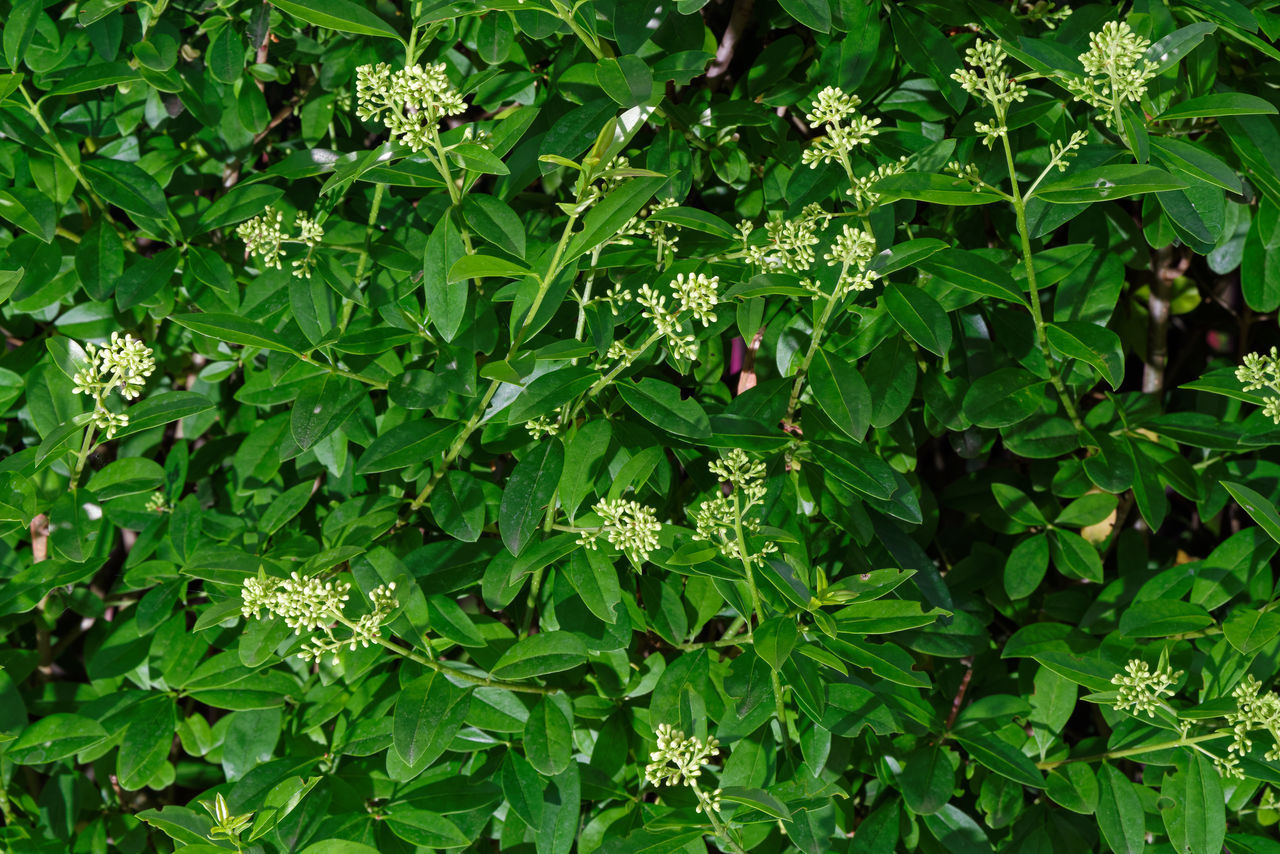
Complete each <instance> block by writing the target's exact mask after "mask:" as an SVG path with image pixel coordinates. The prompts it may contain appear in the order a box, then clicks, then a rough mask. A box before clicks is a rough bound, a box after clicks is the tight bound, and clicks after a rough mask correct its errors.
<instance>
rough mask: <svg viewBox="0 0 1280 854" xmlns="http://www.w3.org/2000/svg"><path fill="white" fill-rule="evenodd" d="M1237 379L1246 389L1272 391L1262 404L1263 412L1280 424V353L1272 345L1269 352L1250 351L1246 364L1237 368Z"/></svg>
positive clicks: (1245, 359)
mask: <svg viewBox="0 0 1280 854" xmlns="http://www.w3.org/2000/svg"><path fill="white" fill-rule="evenodd" d="M1236 379H1237V380H1239V381H1240V382H1241V383H1243V384H1244V390H1245V391H1258V390H1260V389H1266V390H1267V391H1269V392H1270V394H1269V395H1267V396H1266V400H1265V401H1264V403H1263V404H1262V413H1263V414H1264V415H1266V416H1267V417H1268V418H1270V419H1271V420H1272V421H1274V422H1275V423H1276V424H1280V353H1277V351H1276V348H1275V347H1272V348H1271V352H1270V353H1268V354H1265V355H1264V354H1262V353H1249V354H1248V355H1246V356H1245V357H1244V364H1243V365H1241V366H1240V367H1238V368H1236Z"/></svg>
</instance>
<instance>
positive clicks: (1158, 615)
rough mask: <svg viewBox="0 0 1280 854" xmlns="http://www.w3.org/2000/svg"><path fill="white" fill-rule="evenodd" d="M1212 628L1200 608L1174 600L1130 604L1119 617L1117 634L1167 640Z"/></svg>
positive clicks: (1211, 622)
mask: <svg viewBox="0 0 1280 854" xmlns="http://www.w3.org/2000/svg"><path fill="white" fill-rule="evenodd" d="M1211 625H1213V617H1210V616H1209V612H1208V611H1206V610H1205V609H1204V607H1203V606H1201V605H1193V604H1191V603H1190V602H1182V601H1179V600H1176V599H1148V600H1146V601H1143V602H1134V603H1132V604H1131V605H1129V607H1127V608H1125V609H1124V611H1123V612H1122V613H1121V615H1120V625H1119V628H1120V634H1122V635H1124V636H1125V637H1130V638H1167V637H1172V636H1173V635H1180V634H1182V633H1183V632H1194V631H1197V630H1199V629H1203V628H1205V627H1206V626H1211Z"/></svg>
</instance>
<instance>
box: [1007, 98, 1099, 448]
mask: <svg viewBox="0 0 1280 854" xmlns="http://www.w3.org/2000/svg"><path fill="white" fill-rule="evenodd" d="M996 121H997V122H999V123H1000V124H1001V125H1004V124H1005V117H1004V114H1003V112H1000V113H999V114H998V115H997V116H996ZM1000 141H1001V142H1002V143H1003V145H1004V159H1005V165H1006V166H1008V169H1009V182H1010V184H1012V185H1013V210H1014V215H1015V216H1016V218H1017V224H1018V237H1019V238H1020V239H1021V242H1022V262H1023V265H1024V266H1025V267H1026V270H1027V289H1028V291H1029V294H1030V297H1031V317H1032V319H1033V320H1034V321H1035V326H1036V340H1037V341H1038V342H1039V344H1040V352H1041V353H1042V354H1043V355H1044V361H1045V366H1046V367H1047V368H1048V369H1049V381H1050V382H1051V383H1053V387H1054V389H1055V390H1056V391H1057V392H1058V397H1059V399H1060V400H1061V401H1062V408H1063V409H1064V410H1065V411H1066V413H1067V417H1068V418H1070V419H1071V424H1072V426H1074V427H1075V429H1076V432H1077V433H1084V432H1085V427H1084V422H1083V421H1081V420H1080V414H1079V413H1078V412H1076V406H1075V403H1074V402H1073V401H1072V400H1071V393H1070V392H1069V391H1068V389H1067V386H1066V383H1064V382H1063V381H1062V376H1061V375H1060V374H1059V373H1058V366H1057V365H1056V364H1055V362H1054V360H1053V352H1052V351H1051V350H1050V349H1049V339H1048V337H1047V336H1046V335H1045V322H1044V314H1043V312H1042V311H1041V309H1040V290H1039V288H1037V287H1036V268H1035V263H1034V262H1033V261H1032V258H1031V231H1030V229H1029V228H1028V227H1027V205H1026V202H1025V200H1024V199H1023V197H1022V190H1021V189H1020V188H1019V186H1018V173H1017V169H1016V168H1015V166H1014V163H1013V148H1012V147H1011V146H1010V145H1009V134H1008V133H1003V134H1001V135H1000Z"/></svg>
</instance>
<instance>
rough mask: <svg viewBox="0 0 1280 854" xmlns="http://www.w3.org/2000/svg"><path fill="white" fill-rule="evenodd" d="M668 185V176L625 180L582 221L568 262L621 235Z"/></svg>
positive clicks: (570, 243) (566, 258) (570, 248)
mask: <svg viewBox="0 0 1280 854" xmlns="http://www.w3.org/2000/svg"><path fill="white" fill-rule="evenodd" d="M666 183H667V178H666V176H665V175H664V176H663V177H661V178H631V179H629V180H627V181H623V182H622V185H621V186H619V187H617V188H616V189H614V190H613V191H612V192H610V193H609V195H607V196H605V197H604V198H603V199H601V200H600V201H599V202H597V203H596V204H595V206H594V207H593V208H591V210H590V211H588V212H587V215H586V216H585V217H583V219H582V230H581V231H579V232H578V233H577V234H575V235H574V236H573V238H572V239H571V240H570V241H569V250H568V252H566V253H565V258H564V261H565V262H568V261H572V260H573V259H574V258H579V257H581V256H583V255H585V254H587V253H588V252H590V251H591V250H592V249H595V248H596V247H597V246H599V245H600V244H601V243H604V242H605V241H606V240H610V239H612V238H614V237H616V236H617V234H618V232H620V231H621V230H622V227H623V226H624V225H626V224H627V221H628V220H630V219H631V218H632V217H633V216H635V215H636V214H638V213H639V212H640V209H641V208H642V207H644V206H645V205H646V204H648V203H649V199H651V198H653V194H654V193H656V192H658V190H659V189H660V188H661V187H662V186H663V185H664V184H666Z"/></svg>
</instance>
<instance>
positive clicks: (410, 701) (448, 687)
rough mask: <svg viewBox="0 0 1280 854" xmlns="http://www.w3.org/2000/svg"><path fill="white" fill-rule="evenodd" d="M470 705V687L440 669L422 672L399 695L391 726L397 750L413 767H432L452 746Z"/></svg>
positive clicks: (406, 762)
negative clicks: (455, 682) (462, 684)
mask: <svg viewBox="0 0 1280 854" xmlns="http://www.w3.org/2000/svg"><path fill="white" fill-rule="evenodd" d="M470 708H471V691H470V689H466V688H460V687H458V686H457V685H455V684H454V683H452V682H450V681H449V679H448V678H447V677H446V676H445V675H444V674H443V673H440V672H437V671H431V672H430V673H427V674H426V675H425V676H419V677H418V678H417V679H415V680H413V681H412V682H410V683H409V684H408V685H406V686H404V688H403V689H402V690H401V691H400V694H399V696H398V697H397V698H396V708H395V713H394V715H393V719H392V726H391V742H392V744H393V745H394V746H395V750H396V753H397V754H398V755H399V756H400V758H401V759H402V760H404V763H405V764H406V765H408V766H410V767H414V768H428V767H430V766H431V764H432V763H434V762H435V761H436V760H437V759H439V758H440V756H441V754H443V753H444V752H445V750H447V749H448V747H449V744H450V743H451V742H452V741H453V737H454V736H455V735H457V733H458V730H459V729H461V728H462V724H463V721H465V720H466V718H467V712H468V711H469V710H470Z"/></svg>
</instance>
